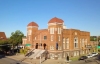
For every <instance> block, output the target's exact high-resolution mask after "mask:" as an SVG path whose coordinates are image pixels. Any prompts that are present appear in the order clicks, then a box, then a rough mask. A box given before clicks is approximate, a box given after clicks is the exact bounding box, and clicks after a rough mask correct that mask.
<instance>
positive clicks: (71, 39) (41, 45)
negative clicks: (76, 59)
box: [23, 17, 90, 58]
mask: <svg viewBox="0 0 100 64" xmlns="http://www.w3.org/2000/svg"><path fill="white" fill-rule="evenodd" d="M38 27H39V26H38V24H37V23H35V22H30V23H29V24H28V25H27V36H26V37H25V38H23V45H26V44H30V46H29V47H30V48H34V49H46V50H48V51H49V56H50V58H53V57H54V56H55V54H56V55H58V57H59V58H64V57H66V55H69V56H79V55H81V54H86V53H88V52H89V49H88V48H86V45H89V44H90V32H86V31H80V30H78V29H67V28H66V26H65V25H64V21H63V20H62V19H59V18H57V17H54V18H52V19H51V20H50V21H49V22H48V28H47V29H41V30H39V29H38Z"/></svg>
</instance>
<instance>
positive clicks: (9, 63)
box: [0, 57, 26, 64]
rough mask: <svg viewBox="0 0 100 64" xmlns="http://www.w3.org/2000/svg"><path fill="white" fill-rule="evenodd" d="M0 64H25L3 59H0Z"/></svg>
mask: <svg viewBox="0 0 100 64" xmlns="http://www.w3.org/2000/svg"><path fill="white" fill-rule="evenodd" d="M0 64H26V63H23V62H20V61H17V60H14V59H10V58H6V57H5V58H1V59H0Z"/></svg>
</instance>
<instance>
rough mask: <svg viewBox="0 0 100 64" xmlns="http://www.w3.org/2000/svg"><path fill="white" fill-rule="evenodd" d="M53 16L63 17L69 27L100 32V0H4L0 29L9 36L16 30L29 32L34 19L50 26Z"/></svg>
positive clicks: (1, 2)
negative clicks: (27, 28)
mask: <svg viewBox="0 0 100 64" xmlns="http://www.w3.org/2000/svg"><path fill="white" fill-rule="evenodd" d="M53 17H58V18H61V19H63V20H64V23H65V25H66V26H67V28H68V29H70V28H75V29H80V30H82V31H89V32H90V33H91V35H100V29H99V27H100V0H0V31H3V32H5V33H6V35H7V37H9V36H10V35H11V32H14V31H16V30H20V31H22V32H23V33H24V34H25V35H26V27H27V24H28V23H30V22H31V21H34V22H36V23H37V24H38V25H39V29H43V28H47V27H48V26H47V23H48V21H49V20H50V19H51V18H53Z"/></svg>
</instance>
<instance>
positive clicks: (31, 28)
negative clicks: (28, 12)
mask: <svg viewBox="0 0 100 64" xmlns="http://www.w3.org/2000/svg"><path fill="white" fill-rule="evenodd" d="M38 27H39V26H38V24H37V23H35V22H30V23H29V24H28V25H27V42H28V43H29V44H31V47H33V39H34V37H35V36H34V35H35V33H36V32H37V31H38Z"/></svg>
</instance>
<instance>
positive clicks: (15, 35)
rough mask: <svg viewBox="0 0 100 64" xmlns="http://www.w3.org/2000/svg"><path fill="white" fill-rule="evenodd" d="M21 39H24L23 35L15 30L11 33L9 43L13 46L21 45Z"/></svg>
mask: <svg viewBox="0 0 100 64" xmlns="http://www.w3.org/2000/svg"><path fill="white" fill-rule="evenodd" d="M22 37H24V34H23V33H22V32H21V31H20V30H16V31H15V32H12V33H11V37H10V40H9V42H10V43H12V44H13V45H15V46H16V45H18V44H22Z"/></svg>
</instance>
